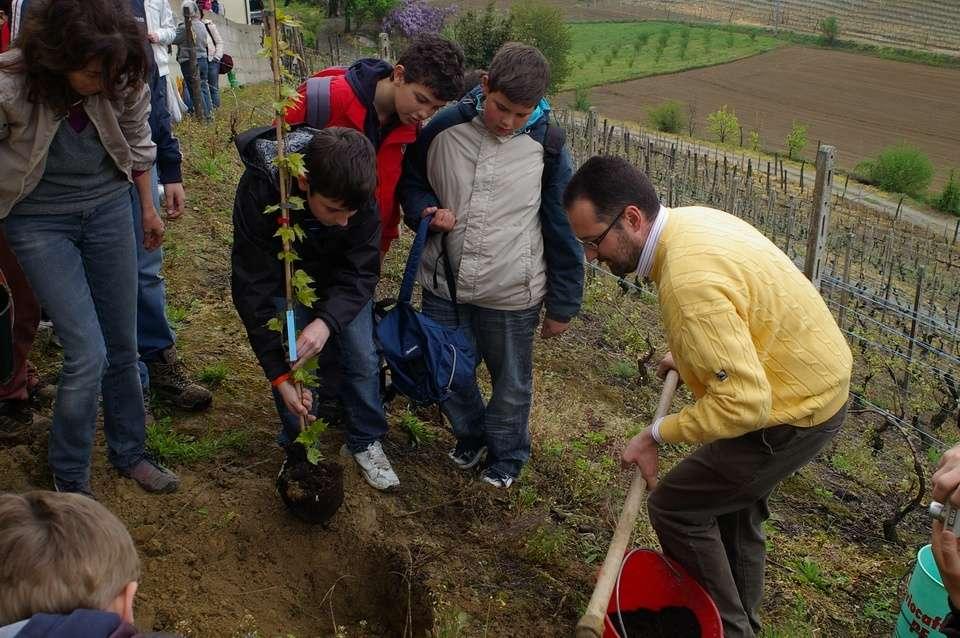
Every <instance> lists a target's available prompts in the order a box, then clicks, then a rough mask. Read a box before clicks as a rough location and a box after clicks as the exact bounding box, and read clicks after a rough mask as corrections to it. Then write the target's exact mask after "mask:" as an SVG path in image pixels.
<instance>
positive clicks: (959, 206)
mask: <svg viewBox="0 0 960 638" xmlns="http://www.w3.org/2000/svg"><path fill="white" fill-rule="evenodd" d="M933 206H934V208H936V209H937V210H942V211H943V212H945V213H954V214H957V215H960V181H958V180H957V173H956V171H950V179H949V180H948V181H947V185H946V186H944V187H943V192H942V193H940V195H939V196H938V197H937V198H936V199H935V200H934V201H933Z"/></svg>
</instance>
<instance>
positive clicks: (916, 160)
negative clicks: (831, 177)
mask: <svg viewBox="0 0 960 638" xmlns="http://www.w3.org/2000/svg"><path fill="white" fill-rule="evenodd" d="M854 170H855V171H856V172H857V173H858V174H860V175H862V176H863V177H865V178H866V180H867V181H868V182H869V183H871V184H874V185H876V186H879V187H880V188H882V189H883V190H885V191H890V192H891V193H904V194H906V195H911V196H913V197H921V196H922V195H923V193H924V192H925V191H926V190H927V186H929V185H930V180H931V179H933V164H931V163H930V158H928V157H927V155H926V154H925V153H924V152H923V151H921V150H920V149H918V148H916V147H914V146H910V145H909V144H906V143H902V144H897V145H896V146H888V147H887V148H885V149H883V150H882V151H880V154H879V155H877V157H876V158H874V159H868V160H866V161H863V162H861V163H860V164H858V165H857V167H856V169H854Z"/></svg>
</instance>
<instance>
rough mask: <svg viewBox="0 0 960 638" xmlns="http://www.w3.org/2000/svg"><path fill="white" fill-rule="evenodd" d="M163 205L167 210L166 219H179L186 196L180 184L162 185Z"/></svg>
mask: <svg viewBox="0 0 960 638" xmlns="http://www.w3.org/2000/svg"><path fill="white" fill-rule="evenodd" d="M163 200H164V202H163V204H164V206H166V208H167V219H179V218H180V216H181V215H183V208H184V205H185V204H186V201H187V194H186V193H185V192H184V191H183V184H182V183H180V182H176V183H172V184H164V185H163Z"/></svg>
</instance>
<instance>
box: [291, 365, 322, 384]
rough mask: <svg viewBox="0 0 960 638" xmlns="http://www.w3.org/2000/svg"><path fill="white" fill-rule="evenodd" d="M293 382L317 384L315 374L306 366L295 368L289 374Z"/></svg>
mask: <svg viewBox="0 0 960 638" xmlns="http://www.w3.org/2000/svg"><path fill="white" fill-rule="evenodd" d="M290 376H291V377H292V378H293V380H294V382H295V383H300V384H302V385H305V386H309V387H313V386H315V385H317V376H316V375H315V374H313V373H312V372H311V371H309V370H307V369H306V368H297V369H296V370H294V371H293V373H292V374H291V375H290Z"/></svg>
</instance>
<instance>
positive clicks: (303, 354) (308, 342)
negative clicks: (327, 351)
mask: <svg viewBox="0 0 960 638" xmlns="http://www.w3.org/2000/svg"><path fill="white" fill-rule="evenodd" d="M329 338H330V327H329V326H328V325H327V322H325V321H324V320H323V319H314V320H313V321H311V322H310V323H309V324H307V327H306V328H304V329H303V331H302V332H301V333H300V336H299V337H297V357H299V358H298V359H297V362H296V363H294V364H293V368H294V369H297V368H299V367H300V366H301V365H303V364H304V363H305V362H306V361H307V359H310V358H311V357H313V356H314V355H316V354H319V353H320V351H321V350H323V346H325V345H327V339H329Z"/></svg>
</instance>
